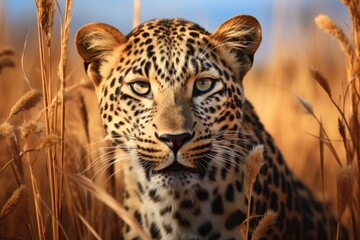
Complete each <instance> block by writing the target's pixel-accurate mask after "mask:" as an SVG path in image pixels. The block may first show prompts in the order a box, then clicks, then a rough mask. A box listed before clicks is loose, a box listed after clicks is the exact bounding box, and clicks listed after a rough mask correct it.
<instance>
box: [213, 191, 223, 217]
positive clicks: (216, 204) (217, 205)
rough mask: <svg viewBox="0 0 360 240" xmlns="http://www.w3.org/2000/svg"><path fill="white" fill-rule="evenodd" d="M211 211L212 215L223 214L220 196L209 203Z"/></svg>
mask: <svg viewBox="0 0 360 240" xmlns="http://www.w3.org/2000/svg"><path fill="white" fill-rule="evenodd" d="M211 211H212V212H213V213H214V214H223V213H224V205H223V201H222V198H221V196H220V195H218V196H216V198H215V199H214V200H213V201H212V202H211Z"/></svg>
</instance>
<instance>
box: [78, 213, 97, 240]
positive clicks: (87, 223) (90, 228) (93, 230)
mask: <svg viewBox="0 0 360 240" xmlns="http://www.w3.org/2000/svg"><path fill="white" fill-rule="evenodd" d="M77 215H78V217H79V218H80V220H81V222H82V223H83V224H84V225H85V227H86V228H87V229H89V231H90V232H91V234H92V236H93V237H94V238H95V239H98V240H101V239H102V238H101V237H100V236H99V234H98V233H97V232H96V231H95V229H94V228H93V227H92V226H91V224H90V223H89V222H88V221H86V219H85V218H84V217H83V216H81V214H80V213H78V214H77Z"/></svg>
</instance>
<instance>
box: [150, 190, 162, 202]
mask: <svg viewBox="0 0 360 240" xmlns="http://www.w3.org/2000/svg"><path fill="white" fill-rule="evenodd" d="M149 197H150V198H151V199H152V200H153V201H154V202H159V201H161V197H160V196H159V195H158V194H157V192H156V189H152V190H150V191H149Z"/></svg>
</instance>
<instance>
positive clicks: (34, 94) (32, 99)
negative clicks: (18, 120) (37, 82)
mask: <svg viewBox="0 0 360 240" xmlns="http://www.w3.org/2000/svg"><path fill="white" fill-rule="evenodd" d="M42 96H43V94H42V93H41V92H39V91H37V90H33V89H32V90H30V91H28V92H27V93H25V94H24V95H23V96H22V97H21V98H20V99H19V100H18V101H17V102H16V103H15V105H14V106H13V107H12V108H11V110H10V114H9V117H8V119H10V118H11V117H12V116H14V115H16V114H18V113H20V112H23V111H26V110H29V109H31V108H33V107H35V106H36V105H37V104H39V102H40V101H41V99H42Z"/></svg>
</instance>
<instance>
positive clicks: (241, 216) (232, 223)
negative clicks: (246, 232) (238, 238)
mask: <svg viewBox="0 0 360 240" xmlns="http://www.w3.org/2000/svg"><path fill="white" fill-rule="evenodd" d="M245 219H246V214H245V213H243V212H242V211H240V210H236V211H235V212H233V213H231V214H230V216H229V217H228V218H227V219H226V221H225V228H226V229H227V230H232V229H234V228H235V227H238V226H239V225H240V224H241V223H242V222H243V221H244V220H245Z"/></svg>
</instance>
